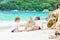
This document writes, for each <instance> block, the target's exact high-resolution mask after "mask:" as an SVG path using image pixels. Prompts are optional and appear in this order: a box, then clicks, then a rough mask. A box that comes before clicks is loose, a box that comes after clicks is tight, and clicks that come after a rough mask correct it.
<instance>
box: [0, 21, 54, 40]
mask: <svg viewBox="0 0 60 40" xmlns="http://www.w3.org/2000/svg"><path fill="white" fill-rule="evenodd" d="M13 22H14V21H0V37H1V38H0V39H1V40H49V39H48V37H49V35H50V34H53V33H54V30H50V29H44V30H37V31H30V32H17V33H15V32H14V33H11V32H10V29H11V25H12V23H13ZM21 23H26V21H21ZM43 23H44V28H46V26H47V25H46V21H45V20H44V21H43ZM2 35H3V36H2Z"/></svg>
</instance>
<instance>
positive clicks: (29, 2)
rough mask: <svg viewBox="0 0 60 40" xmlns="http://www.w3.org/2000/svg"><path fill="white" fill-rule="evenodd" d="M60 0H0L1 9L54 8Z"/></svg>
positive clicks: (39, 9)
mask: <svg viewBox="0 0 60 40" xmlns="http://www.w3.org/2000/svg"><path fill="white" fill-rule="evenodd" d="M59 2H60V0H6V2H4V1H3V0H0V10H31V11H32V10H36V11H42V10H44V9H48V10H54V9H56V4H57V3H59Z"/></svg>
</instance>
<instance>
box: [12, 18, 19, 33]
mask: <svg viewBox="0 0 60 40" xmlns="http://www.w3.org/2000/svg"><path fill="white" fill-rule="evenodd" d="M19 22H20V18H19V17H16V18H15V23H14V24H13V25H12V29H11V32H18V31H19V30H18V27H19Z"/></svg>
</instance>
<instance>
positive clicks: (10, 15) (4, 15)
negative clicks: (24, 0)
mask: <svg viewBox="0 0 60 40" xmlns="http://www.w3.org/2000/svg"><path fill="white" fill-rule="evenodd" d="M29 16H31V17H32V18H33V19H34V18H35V17H36V16H39V17H40V18H41V20H45V19H46V17H47V16H48V12H31V11H30V12H25V11H0V21H7V20H14V19H15V18H16V17H20V19H21V20H22V21H25V20H28V18H29Z"/></svg>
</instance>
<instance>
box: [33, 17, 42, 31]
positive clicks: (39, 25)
mask: <svg viewBox="0 0 60 40" xmlns="http://www.w3.org/2000/svg"><path fill="white" fill-rule="evenodd" d="M33 28H34V30H39V29H42V28H43V24H42V21H41V20H40V17H36V18H35V27H33Z"/></svg>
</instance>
